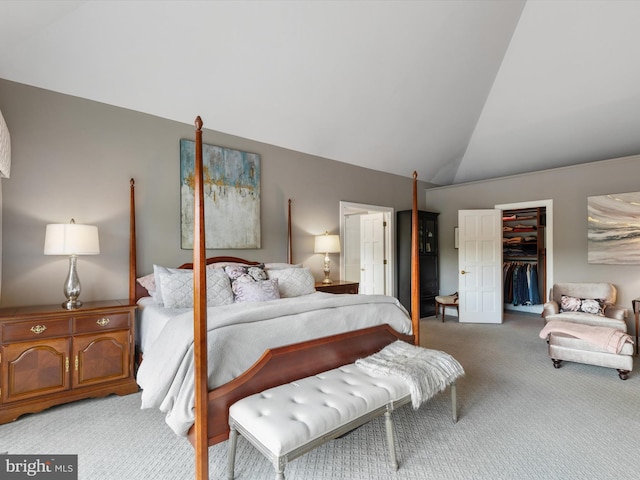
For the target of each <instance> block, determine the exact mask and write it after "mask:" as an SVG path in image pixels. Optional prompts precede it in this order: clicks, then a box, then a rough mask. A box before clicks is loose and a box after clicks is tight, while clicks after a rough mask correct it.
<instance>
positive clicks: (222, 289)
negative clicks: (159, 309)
mask: <svg viewBox="0 0 640 480" xmlns="http://www.w3.org/2000/svg"><path fill="white" fill-rule="evenodd" d="M206 274H207V306H208V307H217V306H219V305H229V304H230V303H233V292H232V291H231V284H230V283H229V277H228V276H227V274H226V273H225V272H224V270H222V269H221V268H216V269H212V270H207V271H206ZM159 277H160V284H161V286H162V297H163V299H164V306H165V307H167V308H193V271H189V272H179V273H167V272H159Z"/></svg>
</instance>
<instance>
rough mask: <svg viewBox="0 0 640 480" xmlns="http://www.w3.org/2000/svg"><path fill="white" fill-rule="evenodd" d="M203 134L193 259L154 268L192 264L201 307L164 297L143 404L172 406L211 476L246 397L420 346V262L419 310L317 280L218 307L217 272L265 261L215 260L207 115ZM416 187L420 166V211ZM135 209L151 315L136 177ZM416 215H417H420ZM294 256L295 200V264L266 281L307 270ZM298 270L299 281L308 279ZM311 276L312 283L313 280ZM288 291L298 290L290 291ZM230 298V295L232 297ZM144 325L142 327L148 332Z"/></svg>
mask: <svg viewBox="0 0 640 480" xmlns="http://www.w3.org/2000/svg"><path fill="white" fill-rule="evenodd" d="M195 137H196V138H195V140H196V165H195V214H194V219H195V228H194V260H193V263H191V264H185V265H181V266H180V267H178V269H177V270H181V271H182V272H180V273H171V272H169V273H167V272H163V271H162V270H160V271H159V273H162V274H163V275H155V272H154V279H162V280H161V283H162V285H167V283H166V282H167V279H168V278H170V277H171V276H172V275H177V276H180V277H184V275H185V273H184V271H185V270H191V271H192V273H190V274H189V275H190V278H191V279H192V280H191V288H192V294H193V295H192V297H191V298H192V299H193V300H192V305H186V306H185V304H181V303H180V302H177V303H175V302H173V301H168V300H167V298H168V297H166V295H164V294H166V291H165V292H163V296H164V297H165V298H164V303H165V304H167V302H168V303H169V304H171V306H173V307H175V308H174V309H173V310H175V311H172V312H166V309H165V312H164V314H165V315H167V318H166V319H165V320H164V321H163V323H164V325H165V326H164V327H163V328H159V329H156V331H154V332H152V333H151V334H150V336H149V332H148V331H143V333H144V335H143V337H144V338H143V339H141V347H142V350H143V356H144V357H143V358H144V361H143V362H142V363H141V365H140V368H139V370H138V383H139V384H140V385H141V387H142V389H143V393H142V396H143V407H145V408H147V407H158V408H160V409H161V410H163V411H165V412H166V414H167V423H168V424H169V425H170V426H171V428H172V429H173V430H174V431H175V432H176V433H177V434H180V435H186V436H187V437H188V438H189V440H190V441H191V443H192V444H193V445H194V448H195V458H196V478H207V477H208V446H209V445H213V444H215V443H218V442H221V441H224V440H226V439H227V438H228V434H229V426H228V408H229V406H230V405H232V404H233V403H235V402H236V401H237V400H239V399H241V398H244V397H246V396H248V395H251V394H253V393H257V392H259V391H262V390H264V389H266V388H270V387H273V386H276V385H280V384H283V383H288V382H291V381H294V380H296V379H300V378H304V377H308V376H311V375H315V374H317V373H320V372H322V371H326V370H330V369H333V368H336V367H339V366H341V365H345V364H348V363H352V362H354V361H355V360H356V359H358V358H361V357H363V356H366V355H369V354H371V353H374V352H376V351H378V350H380V349H381V348H383V347H384V346H386V345H388V344H389V343H392V342H393V341H395V340H397V339H402V340H405V341H408V342H411V343H416V344H417V343H419V318H418V312H419V307H418V298H419V292H418V290H417V284H418V282H417V278H418V275H419V272H418V270H417V263H416V262H413V264H414V265H415V267H414V268H413V269H412V304H411V307H412V312H414V313H413V315H412V316H411V317H409V315H408V314H407V312H406V310H405V309H404V308H403V307H402V306H401V305H400V304H399V303H398V301H397V300H396V299H394V298H393V297H386V296H381V295H374V296H369V295H335V294H329V293H324V292H315V291H309V289H308V285H307V287H303V288H298V290H300V291H301V292H302V293H299V292H298V293H299V294H297V295H289V294H286V293H285V294H284V295H283V296H284V297H285V298H279V299H278V298H275V297H274V298H272V297H267V298H266V299H264V300H263V301H261V302H254V301H248V302H237V301H236V300H237V298H236V297H235V295H236V291H235V284H234V286H233V288H232V292H233V295H234V299H233V301H232V302H231V303H228V302H227V303H222V304H216V303H215V301H214V302H213V304H212V302H211V298H212V297H211V292H210V291H209V292H208V291H207V285H211V284H212V281H211V278H213V277H216V278H218V277H220V276H221V275H222V274H221V272H224V273H225V274H227V275H228V276H229V282H231V281H233V280H234V278H232V277H233V275H234V274H235V273H234V269H240V271H241V272H244V273H241V275H246V274H247V271H248V270H249V269H251V267H256V266H257V264H258V262H255V261H249V260H246V259H242V258H237V257H214V258H210V259H207V258H206V252H205V248H204V245H205V243H204V233H203V228H201V226H202V225H203V224H204V212H203V207H202V205H203V204H204V203H203V196H204V193H203V181H202V177H203V175H202V121H201V120H200V118H199V117H198V118H197V119H196V132H195ZM416 189H417V176H416V174H415V173H414V181H413V210H414V212H416V211H417V191H416ZM130 211H131V221H130V230H131V232H130V261H129V266H130V268H129V270H130V271H129V296H130V301H132V302H139V305H140V306H141V310H142V311H143V312H147V311H148V312H150V311H151V310H152V309H153V308H155V307H154V301H155V299H153V300H150V299H149V298H148V297H149V296H150V293H149V291H148V290H147V289H145V288H144V287H142V285H140V283H139V282H137V279H138V278H140V277H139V276H138V274H137V271H136V258H137V253H136V233H135V191H134V182H133V180H131V188H130ZM414 222H417V215H416V214H415V213H414ZM416 227H417V226H416V225H415V224H414V228H413V231H414V232H417V228H416ZM416 253H417V238H414V239H412V256H413V258H417V254H416ZM292 256H293V254H292V247H291V202H289V218H288V258H287V261H286V262H283V263H274V264H265V265H264V268H262V270H263V274H264V275H266V277H267V278H266V279H264V280H265V281H266V282H267V283H268V282H269V281H271V280H272V277H275V278H277V283H276V284H275V285H276V287H273V284H272V285H271V288H272V289H273V288H277V289H278V293H279V294H280V293H281V292H282V291H283V288H282V287H283V284H286V282H285V281H283V272H282V271H285V270H286V271H288V273H291V271H292V270H293V269H299V270H304V267H301V266H297V265H294V264H293V261H292ZM270 266H271V268H269V267H270ZM161 268H166V267H161ZM167 270H169V269H167ZM293 273H295V275H294V277H295V278H296V279H297V280H296V281H300V280H299V279H300V278H303V279H304V278H306V276H308V274H303V273H301V272H293ZM296 275H297V277H296ZM260 279H262V277H260V276H259V275H258V280H256V281H258V282H260V281H262V280H260ZM304 282H307V283H308V280H304V281H303V283H304ZM178 283H179V282H178ZM305 285H306V283H305ZM288 287H289V288H293V289H294V290H295V289H296V288H297V287H298V286H297V285H294V284H292V283H291V282H289V283H288ZM163 288H164V287H163ZM252 288H253V287H252ZM221 289H222V290H224V289H223V288H221ZM209 290H211V288H210V289H209ZM242 290H243V289H241V288H239V291H242ZM284 291H285V292H287V291H288V292H289V293H291V290H290V289H289V290H287V288H285V289H284ZM226 295H227V293H225V292H223V293H222V296H223V297H225V296H226ZM170 296H171V295H170ZM215 298H218V297H215ZM225 298H226V297H225ZM216 301H217V300H216ZM156 303H157V302H156ZM187 303H188V302H187ZM148 309H149V310H148ZM161 310H162V309H161ZM144 315H146V313H144ZM144 322H145V320H143V325H144ZM145 328H146V326H141V330H143V329H145ZM150 330H151V329H150ZM221 366H224V367H225V368H221Z"/></svg>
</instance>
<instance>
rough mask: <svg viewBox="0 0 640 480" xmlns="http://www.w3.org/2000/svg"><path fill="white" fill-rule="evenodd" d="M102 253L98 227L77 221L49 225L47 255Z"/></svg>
mask: <svg viewBox="0 0 640 480" xmlns="http://www.w3.org/2000/svg"><path fill="white" fill-rule="evenodd" d="M98 253H100V243H99V241H98V227H96V226H94V225H80V224H77V223H53V224H49V225H47V230H46V233H45V236H44V254H45V255H97V254H98Z"/></svg>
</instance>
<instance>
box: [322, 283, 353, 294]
mask: <svg viewBox="0 0 640 480" xmlns="http://www.w3.org/2000/svg"><path fill="white" fill-rule="evenodd" d="M359 286H360V283H358V282H341V281H339V280H336V281H335V282H333V283H322V282H319V283H316V290H317V291H319V292H327V293H353V294H355V293H358V287H359Z"/></svg>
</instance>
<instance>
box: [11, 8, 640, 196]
mask: <svg viewBox="0 0 640 480" xmlns="http://www.w3.org/2000/svg"><path fill="white" fill-rule="evenodd" d="M639 22H640V1H635V0H603V1H599V0H589V1H587V0H575V1H569V0H556V1H544V0H529V1H524V0H510V1H506V0H496V1H492V0H468V1H455V0H450V1H436V0H430V1H400V0H399V1H383V0H380V1H365V0H362V1H347V0H345V1H307V0H300V1H268V0H267V1H187V0H182V1H179V0H174V1H153V0H143V1H132V0H129V1H126V2H125V1H115V0H113V1H92V0H80V1H56V0H52V1H46V0H44V1H24V0H19V1H13V0H2V1H0V78H4V79H7V80H11V81H15V82H20V83H24V84H27V85H33V86H36V87H41V88H45V89H48V90H53V91H56V92H61V93H65V94H69V95H74V96H78V97H82V98H87V99H91V100H95V101H99V102H103V103H107V104H110V105H115V106H119V107H124V108H128V109H132V110H136V111H140V112H145V113H148V114H152V115H156V116H159V117H163V118H167V119H171V120H176V121H179V122H184V123H189V124H192V123H193V120H194V118H195V116H196V115H200V116H201V117H202V118H203V120H204V122H205V128H208V129H213V130H217V131H220V132H224V133H228V134H232V135H237V136H241V137H245V138H249V139H252V140H257V141H260V142H265V143H269V144H273V145H277V146H280V147H284V148H288V149H292V150H296V151H300V152H304V153H309V154H313V155H318V156H321V157H326V158H330V159H333V160H338V161H341V162H346V163H350V164H354V165H359V166H363V167H367V168H372V169H375V170H380V171H385V172H389V173H394V174H398V175H402V176H411V174H412V172H413V171H414V170H415V171H417V172H418V176H419V178H420V179H421V180H423V181H426V182H430V183H433V184H436V185H449V184H455V183H462V182H469V181H475V180H482V179H486V178H493V177H499V176H504V175H511V174H518V173H525V172H530V171H535V170H540V169H547V168H553V167H558V166H565V165H575V164H579V163H584V162H591V161H596V160H604V159H608V158H615V157H621V156H626V155H632V154H638V153H640V135H639V134H638V132H640V113H639V112H640V88H639V87H638V86H639V85H640V62H639V61H638V59H639V58H640V28H637V25H638V23H639ZM9 127H10V126H9Z"/></svg>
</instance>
